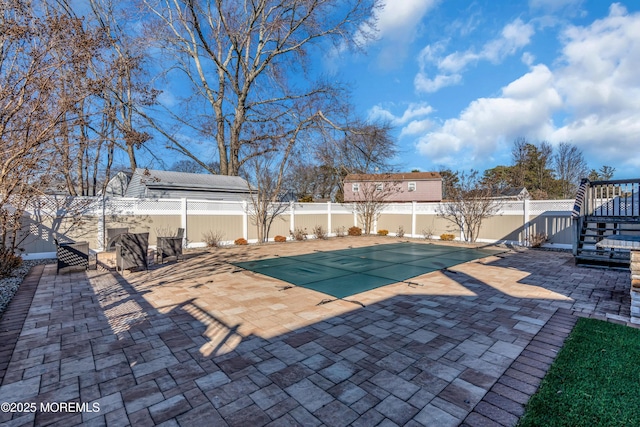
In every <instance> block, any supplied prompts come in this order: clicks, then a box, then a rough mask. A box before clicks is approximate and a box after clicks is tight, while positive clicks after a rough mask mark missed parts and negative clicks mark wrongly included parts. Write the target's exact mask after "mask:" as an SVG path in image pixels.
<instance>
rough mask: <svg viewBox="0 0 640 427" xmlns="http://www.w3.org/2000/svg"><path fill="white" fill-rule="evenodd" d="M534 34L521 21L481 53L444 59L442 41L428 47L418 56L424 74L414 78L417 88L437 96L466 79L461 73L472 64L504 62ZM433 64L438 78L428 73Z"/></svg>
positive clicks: (468, 51)
mask: <svg viewBox="0 0 640 427" xmlns="http://www.w3.org/2000/svg"><path fill="white" fill-rule="evenodd" d="M533 34H534V29H533V26H532V25H531V24H528V23H525V22H523V21H522V20H521V19H520V18H518V19H515V20H514V21H513V22H510V23H509V24H507V25H505V27H504V28H503V29H502V32H501V34H500V37H498V38H495V39H493V40H490V41H488V42H487V43H485V44H484V45H483V46H482V48H481V49H480V50H479V51H475V50H473V49H469V50H467V51H464V52H454V53H451V54H449V55H446V56H444V57H440V56H439V54H440V52H442V51H443V50H444V44H443V43H442V42H440V43H438V44H436V45H433V46H431V45H429V46H426V47H425V48H424V49H422V51H421V52H420V54H419V56H418V63H419V65H420V72H419V73H418V74H417V75H416V77H415V79H414V86H415V88H416V90H417V91H418V92H426V93H433V92H436V91H438V90H440V89H441V88H443V87H446V86H452V85H455V84H459V83H460V81H461V80H462V75H461V73H462V72H463V71H464V70H465V69H466V68H467V67H468V66H469V64H474V63H477V62H478V61H489V62H491V63H494V64H497V63H500V62H501V61H503V60H504V59H505V58H506V57H507V56H510V55H513V54H515V53H516V52H517V51H518V50H520V49H521V48H523V47H524V46H527V45H528V44H529V43H530V41H531V37H532V36H533ZM430 65H433V66H435V67H436V68H437V74H436V75H435V77H429V75H428V74H427V72H426V71H425V70H426V69H427V68H429V66H430Z"/></svg>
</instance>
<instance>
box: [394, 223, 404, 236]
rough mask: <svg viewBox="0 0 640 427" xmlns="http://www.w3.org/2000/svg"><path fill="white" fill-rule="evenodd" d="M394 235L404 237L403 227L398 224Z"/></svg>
mask: <svg viewBox="0 0 640 427" xmlns="http://www.w3.org/2000/svg"><path fill="white" fill-rule="evenodd" d="M396 236H397V237H404V227H403V226H401V225H399V226H398V231H396Z"/></svg>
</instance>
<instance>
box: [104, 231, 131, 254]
mask: <svg viewBox="0 0 640 427" xmlns="http://www.w3.org/2000/svg"><path fill="white" fill-rule="evenodd" d="M128 232H129V229H128V228H126V227H121V228H107V247H106V249H105V250H106V251H112V250H114V249H115V247H116V243H119V242H120V236H121V235H123V234H126V233H128Z"/></svg>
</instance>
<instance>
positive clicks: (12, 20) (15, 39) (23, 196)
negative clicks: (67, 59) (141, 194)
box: [0, 0, 67, 264]
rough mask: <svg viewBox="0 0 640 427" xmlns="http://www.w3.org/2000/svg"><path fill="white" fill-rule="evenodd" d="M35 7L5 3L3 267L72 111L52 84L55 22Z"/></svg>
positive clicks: (1, 36)
mask: <svg viewBox="0 0 640 427" xmlns="http://www.w3.org/2000/svg"><path fill="white" fill-rule="evenodd" d="M30 6H31V5H30V4H27V3H23V2H20V1H13V0H5V1H3V2H2V8H3V10H2V14H0V140H1V141H2V148H1V150H0V264H4V263H5V262H6V261H7V260H8V259H10V258H11V257H13V254H14V251H15V249H16V248H17V246H18V244H19V242H17V240H16V239H17V235H18V231H19V229H20V226H21V220H22V216H23V214H24V211H25V209H26V206H27V205H28V203H29V202H30V200H32V198H33V197H34V196H36V195H37V194H39V189H40V188H42V187H44V186H46V185H47V184H48V182H49V178H50V176H51V171H52V170H53V169H54V168H55V166H56V165H55V156H54V151H53V150H52V147H51V145H50V144H49V142H50V141H51V139H52V137H53V135H54V131H55V129H56V127H58V126H59V125H60V124H61V123H62V122H64V120H65V114H64V113H65V112H66V108H67V105H66V103H65V102H64V101H63V100H60V99H58V98H57V97H56V93H55V87H54V86H53V85H52V84H51V79H55V76H56V74H57V73H58V71H59V69H60V66H61V64H60V62H59V61H57V60H56V58H55V57H52V55H51V52H52V49H55V48H56V46H57V43H58V38H57V34H56V33H53V32H52V31H50V27H51V26H52V25H54V24H55V23H56V22H49V21H47V20H46V19H44V18H41V17H38V16H37V15H36V14H35V12H34V11H33V9H32V8H31V7H30Z"/></svg>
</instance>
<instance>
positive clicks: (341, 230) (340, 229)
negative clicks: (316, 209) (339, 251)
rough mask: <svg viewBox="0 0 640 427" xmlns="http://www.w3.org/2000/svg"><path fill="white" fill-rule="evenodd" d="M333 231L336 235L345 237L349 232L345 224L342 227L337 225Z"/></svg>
mask: <svg viewBox="0 0 640 427" xmlns="http://www.w3.org/2000/svg"><path fill="white" fill-rule="evenodd" d="M333 232H334V233H335V234H336V237H344V236H345V235H346V234H347V231H346V227H345V226H344V225H343V226H342V227H336V228H335V229H334V230H333Z"/></svg>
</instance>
